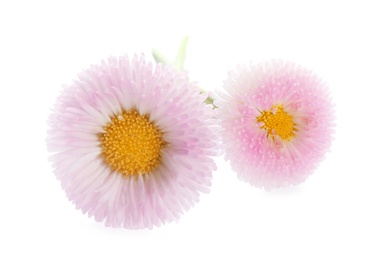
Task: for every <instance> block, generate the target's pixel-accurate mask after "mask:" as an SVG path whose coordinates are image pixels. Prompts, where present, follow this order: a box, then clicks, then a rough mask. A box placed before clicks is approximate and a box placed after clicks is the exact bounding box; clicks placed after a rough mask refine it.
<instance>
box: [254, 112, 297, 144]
mask: <svg viewBox="0 0 376 260" xmlns="http://www.w3.org/2000/svg"><path fill="white" fill-rule="evenodd" d="M257 122H260V123H263V125H262V126H261V127H260V128H261V129H264V130H265V131H266V132H267V135H268V136H271V137H272V138H273V139H274V137H275V135H278V136H279V137H280V138H281V139H282V140H287V141H289V140H291V138H293V137H294V136H295V133H294V132H295V131H296V128H295V123H294V118H293V116H292V115H290V114H289V113H287V112H286V111H285V110H284V109H283V106H282V105H275V106H273V107H272V108H271V109H270V110H269V111H262V112H261V115H260V116H258V117H257Z"/></svg>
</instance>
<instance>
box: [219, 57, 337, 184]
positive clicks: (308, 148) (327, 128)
mask: <svg viewBox="0 0 376 260" xmlns="http://www.w3.org/2000/svg"><path fill="white" fill-rule="evenodd" d="M224 89H225V93H220V94H219V100H217V101H216V102H215V105H216V106H217V107H218V109H217V117H218V118H219V119H220V120H221V125H222V128H223V131H222V136H223V142H224V145H225V149H226V155H225V158H226V159H228V160H230V162H231V165H232V167H233V169H234V170H235V171H236V172H237V173H238V176H239V178H240V179H241V180H244V181H246V182H249V183H250V184H252V185H253V186H257V187H263V188H265V189H271V188H276V187H282V186H288V185H295V184H298V183H301V182H303V181H304V180H305V179H306V178H307V177H308V176H309V175H310V174H311V173H312V172H313V171H314V169H315V168H317V166H318V165H319V163H320V162H321V161H322V160H323V159H324V157H325V154H326V153H327V152H328V150H329V147H330V145H331V142H332V135H333V126H334V123H333V120H334V115H333V104H332V101H331V98H330V96H329V93H328V88H327V86H326V85H325V84H324V83H323V82H322V81H321V80H320V79H319V78H318V77H317V76H316V75H315V74H313V73H312V72H311V71H309V70H307V69H304V68H302V67H300V66H298V65H295V64H293V63H288V62H283V61H273V62H265V63H261V64H257V65H252V66H239V67H238V70H237V71H233V72H230V73H229V79H227V80H226V81H225V83H224Z"/></svg>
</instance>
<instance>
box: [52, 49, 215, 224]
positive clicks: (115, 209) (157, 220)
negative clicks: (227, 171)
mask: <svg viewBox="0 0 376 260" xmlns="http://www.w3.org/2000/svg"><path fill="white" fill-rule="evenodd" d="M205 99H206V95H205V94H200V92H199V90H198V89H197V88H196V86H195V85H194V84H193V83H190V82H189V80H188V77H187V75H186V74H185V73H178V72H176V71H175V70H173V69H172V68H170V67H164V66H162V65H158V66H156V67H153V65H152V64H150V63H149V64H147V63H146V62H145V60H144V57H143V56H141V57H140V58H139V57H137V56H135V57H134V58H133V60H129V59H128V57H126V56H125V57H120V58H110V59H108V61H107V62H105V61H103V62H102V64H101V65H97V66H92V67H91V68H89V69H87V70H85V71H84V72H83V73H81V74H80V75H79V77H78V80H76V81H75V82H74V83H73V84H72V85H70V86H67V87H65V88H64V89H63V93H62V94H61V95H60V96H59V97H58V99H57V101H56V104H55V106H54V109H53V113H52V114H51V116H50V118H49V126H50V130H49V132H48V138H47V143H48V149H49V151H50V152H53V153H54V155H52V156H51V158H50V160H51V161H52V163H53V167H54V172H55V174H56V176H57V178H58V179H59V180H60V181H61V184H62V187H63V189H64V190H65V192H66V194H67V197H68V198H69V199H70V200H71V201H72V202H73V203H74V204H75V205H76V207H77V208H79V209H81V210H82V212H83V213H88V214H89V216H94V218H95V220H97V221H103V222H105V224H106V225H107V226H112V227H125V228H144V227H148V228H151V227H153V226H155V225H156V226H158V225H160V224H163V223H165V222H170V221H172V220H177V219H178V218H179V216H180V215H181V214H182V213H183V212H184V211H185V210H188V209H189V208H190V207H191V206H192V205H194V204H195V203H196V202H197V201H198V199H199V195H200V192H207V191H208V187H209V186H210V184H211V173H212V171H213V170H214V169H215V164H214V161H213V159H212V158H211V156H213V155H215V148H216V142H217V140H216V135H217V131H216V127H215V121H214V119H213V114H212V113H213V111H212V108H211V107H210V106H209V105H205V104H204V100H205Z"/></svg>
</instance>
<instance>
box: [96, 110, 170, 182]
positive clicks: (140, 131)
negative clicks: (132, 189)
mask: <svg viewBox="0 0 376 260" xmlns="http://www.w3.org/2000/svg"><path fill="white" fill-rule="evenodd" d="M104 130H105V132H104V133H101V134H99V140H100V144H101V147H102V156H103V158H104V161H105V162H106V163H107V165H109V166H110V167H111V169H112V170H114V171H117V172H119V173H121V174H122V175H124V176H129V175H138V174H139V173H142V174H146V173H150V172H151V171H153V170H154V169H155V168H157V166H158V165H159V163H160V160H161V150H162V148H163V147H164V146H165V145H166V142H165V141H164V140H163V138H162V133H161V131H160V130H159V129H158V127H157V126H156V125H155V124H154V123H153V122H150V120H149V115H140V113H139V112H138V111H137V110H135V109H133V110H130V111H123V112H122V113H120V114H118V115H116V116H113V117H111V122H109V123H108V124H107V125H106V126H105V127H104Z"/></svg>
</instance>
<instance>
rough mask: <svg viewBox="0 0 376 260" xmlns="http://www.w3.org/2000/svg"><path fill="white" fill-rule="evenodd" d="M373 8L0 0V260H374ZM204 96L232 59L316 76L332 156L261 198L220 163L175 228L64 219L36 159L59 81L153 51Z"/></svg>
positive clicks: (63, 204)
mask: <svg viewBox="0 0 376 260" xmlns="http://www.w3.org/2000/svg"><path fill="white" fill-rule="evenodd" d="M371 3H372V1H369V2H366V1H322V2H321V1H296V2H292V1H275V2H270V1H244V2H241V1H234V0H232V1H222V2H221V1H219V2H215V1H192V0H191V1H181V2H179V1H171V3H169V2H168V1H119V2H113V1H103V2H96V1H87V2H83V1H59V2H57V1H56V2H53V1H44V2H43V1H23V2H20V1H1V3H0V29H1V30H0V54H1V56H0V80H1V82H0V83H1V84H0V87H1V92H0V113H1V114H0V118H1V128H0V131H1V143H0V151H1V170H0V195H1V196H0V210H1V214H0V220H1V221H0V228H1V230H0V239H1V240H2V241H0V245H1V249H0V258H1V259H31V258H37V257H38V258H39V259H47V258H48V259H203V258H207V259H218V258H219V257H223V258H221V259H289V260H291V259H343V258H344V257H347V258H348V259H376V235H375V234H376V224H375V221H376V213H375V198H376V188H375V186H376V185H375V184H376V182H375V181H376V178H375V175H376V169H375V167H374V165H375V164H374V162H375V158H374V157H375V154H376V153H375V147H376V142H375V133H376V127H375V125H376V124H375V120H376V119H375V110H376V109H375V105H374V100H375V99H374V95H375V87H376V79H375V72H376V66H375V60H376V51H375V46H376V40H375V38H374V36H375V26H376V15H375V7H374V6H373V5H372V4H371ZM186 35H189V36H190V42H189V45H188V53H187V55H188V56H187V61H186V66H185V68H186V69H187V70H188V71H189V73H190V78H191V79H192V80H195V81H198V82H199V83H200V85H201V86H202V87H203V88H206V89H208V90H212V89H216V88H221V87H222V82H223V80H224V79H226V77H227V71H228V70H229V69H232V68H234V67H235V66H236V64H237V63H245V62H249V61H250V60H256V61H261V60H265V59H270V58H282V59H288V60H292V61H295V62H298V63H300V64H302V65H304V66H306V67H308V68H311V69H313V70H314V71H315V72H316V73H317V74H318V75H320V76H321V77H322V78H323V79H324V80H325V81H326V82H327V83H328V84H329V86H330V88H331V92H332V94H333V98H334V102H335V103H336V111H337V112H336V115H337V122H336V123H337V128H336V139H335V142H334V143H333V146H332V151H331V153H329V154H328V156H327V159H326V160H325V161H324V162H323V163H322V164H321V165H320V167H319V169H317V171H316V172H315V173H314V174H313V175H312V176H311V177H310V178H309V179H308V180H307V181H306V182H305V183H304V184H302V185H299V186H297V187H294V188H288V189H281V190H275V191H272V192H265V191H263V190H259V189H256V188H252V187H251V186H250V185H248V184H245V183H242V182H240V181H238V179H237V177H236V174H235V173H234V172H232V171H231V169H230V167H229V165H228V163H227V162H225V161H223V159H222V158H218V159H217V163H218V168H219V169H218V171H216V172H214V178H213V184H212V190H211V193H210V194H205V195H203V196H202V197H201V201H200V203H199V204H197V205H196V206H195V207H194V208H193V209H191V210H190V211H189V212H187V213H186V214H185V215H183V216H182V218H181V220H180V221H179V222H178V223H172V224H168V225H165V226H163V227H161V228H155V229H153V230H151V231H150V230H138V231H129V230H125V229H111V228H106V227H104V226H103V225H102V224H101V223H96V222H95V221H94V220H92V219H89V218H88V217H86V216H84V215H82V214H81V212H80V211H78V210H75V208H74V205H72V204H71V203H70V202H69V201H68V200H67V199H66V198H65V194H64V192H63V191H62V190H61V188H60V184H59V183H58V181H57V180H56V179H55V177H54V175H53V173H52V170H51V165H50V164H49V163H48V162H47V157H48V153H47V152H46V147H45V137H46V129H47V125H46V119H47V116H48V115H49V113H50V108H51V106H52V104H53V103H54V100H55V98H56V96H57V95H58V94H59V92H60V87H61V85H62V84H69V83H70V82H71V81H72V80H73V79H74V78H75V77H76V74H77V73H78V72H80V71H82V70H83V69H84V68H86V67H88V66H89V65H90V64H93V63H98V62H100V60H101V59H104V58H107V56H109V55H122V54H124V53H129V54H132V53H134V52H137V53H140V52H144V53H145V55H146V56H147V59H148V60H152V58H151V55H150V53H151V52H150V51H151V48H153V47H155V48H157V49H159V50H160V51H161V52H163V53H164V54H165V55H166V56H168V57H170V58H173V56H174V55H175V52H176V50H177V48H178V45H179V43H180V40H181V39H182V37H184V36H186Z"/></svg>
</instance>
